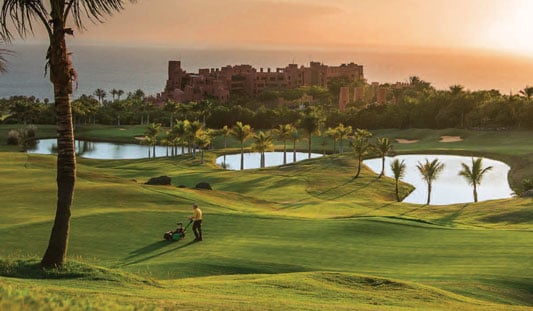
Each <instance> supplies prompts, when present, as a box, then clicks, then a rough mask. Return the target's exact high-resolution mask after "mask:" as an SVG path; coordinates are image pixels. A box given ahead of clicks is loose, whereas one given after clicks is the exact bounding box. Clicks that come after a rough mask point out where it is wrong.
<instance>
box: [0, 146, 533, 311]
mask: <svg viewBox="0 0 533 311" xmlns="http://www.w3.org/2000/svg"><path fill="white" fill-rule="evenodd" d="M406 138H411V137H406ZM518 141H519V140H518ZM421 143H423V142H421ZM428 144H429V143H428ZM472 144H473V143H472ZM402 147H403V146H402ZM410 148H414V147H410ZM423 148H426V147H423ZM428 148H430V147H428ZM2 159H3V161H2V162H1V163H0V171H1V172H2V178H0V187H1V188H2V189H12V191H9V192H3V194H2V197H1V201H2V205H1V207H0V212H1V213H2V215H3V217H1V218H0V244H1V245H3V247H2V248H1V249H0V258H24V257H39V256H40V255H42V252H43V251H44V247H45V246H46V242H47V239H48V234H49V230H50V227H51V220H52V217H53V214H54V204H55V184H54V178H55V172H54V169H55V167H54V165H55V164H54V162H55V160H54V158H53V157H49V156H37V155H31V156H26V155H24V154H19V153H2ZM213 159H214V155H212V154H210V155H208V160H210V161H212V160H213ZM78 170H79V171H78V176H79V179H78V183H77V192H76V196H75V204H74V205H75V207H74V209H73V219H72V235H71V245H70V250H69V254H70V256H71V258H78V259H79V260H82V261H83V262H85V263H89V264H91V265H101V266H106V267H112V268H114V269H117V271H130V272H134V273H136V274H139V275H144V276H148V277H152V278H155V279H157V280H159V281H158V284H159V285H157V286H153V285H145V284H140V285H134V284H133V285H132V284H131V281H128V280H123V281H120V280H119V281H114V282H109V281H95V280H83V279H81V280H80V279H73V280H67V281H64V280H63V281H54V280H41V279H35V278H32V279H22V280H21V279H11V278H0V306H2V309H7V310H9V309H8V308H13V309H15V308H16V307H17V306H19V305H20V304H19V303H20V301H23V302H24V301H25V302H28V301H31V300H32V299H33V300H36V302H34V303H35V304H40V305H42V304H43V300H44V299H51V301H56V302H57V301H59V302H61V303H62V304H67V305H69V304H71V307H72V308H82V307H83V306H84V304H85V305H87V304H94V306H99V307H101V308H120V307H121V306H122V307H124V306H128V305H129V306H136V307H137V308H141V306H142V307H143V308H146V309H150V307H151V306H156V307H162V308H165V307H168V308H173V307H174V308H175V307H180V308H185V309H195V308H199V307H202V308H207V309H218V308H220V309H221V308H227V305H228V304H229V305H230V306H231V308H232V309H253V308H257V309H280V308H281V307H282V306H286V307H291V308H297V309H325V308H331V307H335V308H336V309H349V308H358V309H363V310H364V309H369V310H377V309H379V310H382V309H387V308H389V309H391V310H392V309H394V310H397V309H400V308H420V309H428V308H432V309H452V308H455V309H461V310H463V309H472V310H483V309H498V308H505V309H517V310H518V309H521V307H519V306H520V305H521V306H524V308H527V307H526V306H529V307H531V306H533V301H532V299H531V297H532V296H533V293H532V288H533V280H532V275H531V271H532V268H533V267H532V264H531V261H530V258H532V257H533V251H532V250H531V247H530V246H531V241H533V237H532V232H531V227H532V222H533V208H532V206H533V204H532V202H531V200H530V199H512V200H499V201H492V202H485V203H479V204H461V205H452V206H445V207H443V206H439V207H422V206H419V205H408V204H399V203H394V202H392V201H391V199H392V195H393V184H392V181H391V180H390V179H382V180H377V179H376V178H375V177H374V176H373V175H371V174H370V172H368V171H366V170H364V171H363V176H362V178H361V179H358V180H356V181H352V179H351V176H352V175H353V160H352V159H351V157H349V156H330V157H327V158H325V159H315V160H311V161H306V162H303V163H301V164H298V165H290V166H287V167H285V168H273V169H265V170H254V171H249V172H244V173H242V172H229V171H222V170H220V169H218V168H215V167H214V166H213V165H212V164H207V165H203V166H201V165H199V164H198V162H194V161H190V160H188V159H182V160H180V161H176V160H165V159H160V160H157V161H148V160H133V161H95V160H80V162H79V168H78ZM325 172H327V174H325ZM163 174H166V175H169V176H172V177H173V184H174V185H175V186H176V185H186V186H188V187H189V188H186V189H180V188H176V187H150V186H145V185H143V184H142V183H143V182H145V181H146V180H147V179H148V178H149V177H153V176H159V175H163ZM28 181H30V182H28ZM199 181H208V182H210V183H211V184H212V185H213V186H214V187H215V190H214V191H199V190H193V189H190V187H193V186H194V185H195V184H196V183H197V182H199ZM403 191H404V193H407V192H408V191H409V187H408V186H404V188H403ZM28 194H31V195H28ZM191 202H200V204H201V206H202V207H203V209H204V212H205V213H206V215H208V217H207V218H206V223H205V236H206V240H205V241H204V242H202V243H199V244H191V243H189V241H190V239H191V237H190V235H189V236H188V237H187V238H186V240H185V241H180V242H177V243H171V244H169V243H165V242H163V241H161V240H160V239H161V235H162V233H163V232H164V231H166V230H169V229H171V228H173V226H174V223H175V222H176V221H178V220H179V221H182V220H185V218H186V216H188V215H189V214H190V212H191V211H190V204H191ZM21 241H23V242H21ZM120 273H122V272H120ZM104 293H105V294H106V295H110V298H105V297H107V296H104ZM64 295H66V297H69V298H67V300H66V301H65V298H62V297H63V296H64ZM32 296H33V298H32ZM93 296H94V297H95V298H94V299H93V298H91V297H93ZM72 297H75V299H74V298H72ZM71 298H72V299H71ZM198 298H199V299H198ZM54 299H55V300H54ZM153 299H157V302H154V301H153ZM222 300H223V301H224V303H220V302H221V301H222ZM25 302H24V303H25ZM59 302H57V303H58V304H59ZM28 303H29V302H28ZM78 303H79V304H82V305H79V304H78ZM2 304H5V305H2ZM76 304H78V305H76ZM30 305H31V304H30ZM511 305H517V306H515V307H512V306H511Z"/></svg>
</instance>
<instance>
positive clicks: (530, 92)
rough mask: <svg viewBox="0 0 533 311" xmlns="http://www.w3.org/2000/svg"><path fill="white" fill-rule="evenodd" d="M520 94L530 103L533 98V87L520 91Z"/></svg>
mask: <svg viewBox="0 0 533 311" xmlns="http://www.w3.org/2000/svg"><path fill="white" fill-rule="evenodd" d="M520 94H522V95H523V96H525V97H526V98H527V100H528V101H529V100H530V99H531V97H532V96H533V87H531V86H526V87H525V88H524V89H523V90H520Z"/></svg>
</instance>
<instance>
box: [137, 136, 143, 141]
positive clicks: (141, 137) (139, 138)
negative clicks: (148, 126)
mask: <svg viewBox="0 0 533 311" xmlns="http://www.w3.org/2000/svg"><path fill="white" fill-rule="evenodd" d="M135 139H137V140H145V138H144V136H135Z"/></svg>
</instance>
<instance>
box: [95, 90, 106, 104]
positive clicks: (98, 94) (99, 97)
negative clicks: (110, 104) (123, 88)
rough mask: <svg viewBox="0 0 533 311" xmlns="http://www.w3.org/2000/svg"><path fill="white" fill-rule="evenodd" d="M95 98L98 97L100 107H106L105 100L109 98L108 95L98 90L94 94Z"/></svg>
mask: <svg viewBox="0 0 533 311" xmlns="http://www.w3.org/2000/svg"><path fill="white" fill-rule="evenodd" d="M93 95H94V96H96V97H98V102H99V103H100V106H103V105H104V98H105V97H106V96H107V93H106V92H105V91H104V90H102V89H96V90H95V91H94V93H93Z"/></svg>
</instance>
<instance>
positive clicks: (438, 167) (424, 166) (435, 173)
mask: <svg viewBox="0 0 533 311" xmlns="http://www.w3.org/2000/svg"><path fill="white" fill-rule="evenodd" d="M416 167H417V168H418V171H419V172H420V174H421V175H422V178H423V179H424V180H425V181H426V183H427V185H428V200H427V203H426V204H427V205H429V203H430V200H431V186H432V184H433V182H434V181H435V180H436V179H437V178H438V177H439V174H440V172H442V170H443V169H444V163H442V162H439V159H435V160H433V161H431V162H429V160H428V159H426V162H425V163H420V162H418V164H417V165H416Z"/></svg>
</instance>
